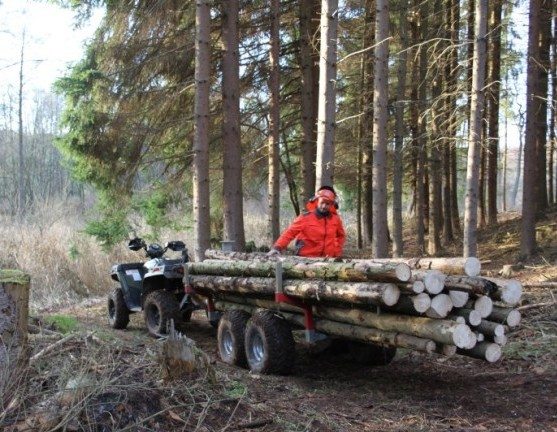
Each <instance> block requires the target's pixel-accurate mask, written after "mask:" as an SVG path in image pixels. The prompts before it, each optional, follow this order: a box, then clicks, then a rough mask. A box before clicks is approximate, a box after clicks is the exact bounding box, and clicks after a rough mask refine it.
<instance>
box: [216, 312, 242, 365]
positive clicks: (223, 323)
mask: <svg viewBox="0 0 557 432" xmlns="http://www.w3.org/2000/svg"><path fill="white" fill-rule="evenodd" d="M249 318H250V315H249V314H248V313H247V312H245V311H241V310H229V311H226V312H225V313H224V315H223V316H222V317H221V319H220V320H219V328H218V331H217V343H218V347H219V354H220V358H221V359H222V361H223V362H225V363H228V364H231V365H234V366H241V367H245V366H247V360H246V350H245V345H244V336H245V332H246V325H247V323H248V321H249Z"/></svg>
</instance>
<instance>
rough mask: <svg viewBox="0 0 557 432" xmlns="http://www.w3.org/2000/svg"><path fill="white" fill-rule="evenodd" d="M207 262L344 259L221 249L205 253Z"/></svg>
mask: <svg viewBox="0 0 557 432" xmlns="http://www.w3.org/2000/svg"><path fill="white" fill-rule="evenodd" d="M205 258H206V260H209V259H213V260H224V261H259V262H276V261H292V262H301V263H312V262H316V261H321V262H343V259H342V258H332V257H318V258H308V257H300V256H297V255H272V256H269V255H267V253H266V252H233V251H223V250H219V249H207V250H206V251H205Z"/></svg>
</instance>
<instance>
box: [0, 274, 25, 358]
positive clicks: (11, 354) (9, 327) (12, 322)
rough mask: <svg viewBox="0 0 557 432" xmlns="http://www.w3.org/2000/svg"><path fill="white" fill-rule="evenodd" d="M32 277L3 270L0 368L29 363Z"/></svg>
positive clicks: (1, 278) (0, 309)
mask: <svg viewBox="0 0 557 432" xmlns="http://www.w3.org/2000/svg"><path fill="white" fill-rule="evenodd" d="M29 282H30V278H29V275H27V274H25V273H23V272H21V271H19V270H0V369H4V368H6V367H7V366H10V365H12V366H15V365H18V366H21V365H22V362H27V359H28V355H27V320H28V317H29Z"/></svg>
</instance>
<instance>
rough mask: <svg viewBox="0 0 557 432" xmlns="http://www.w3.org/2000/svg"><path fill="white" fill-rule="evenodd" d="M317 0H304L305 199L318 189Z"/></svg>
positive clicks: (301, 61)
mask: <svg viewBox="0 0 557 432" xmlns="http://www.w3.org/2000/svg"><path fill="white" fill-rule="evenodd" d="M316 4H317V2H316V0H300V69H301V72H302V95H301V111H302V178H303V191H302V196H303V200H304V201H306V200H308V199H310V198H311V197H312V196H313V194H314V193H315V165H314V164H315V156H316V141H317V134H316V124H317V105H316V103H315V101H316V100H317V94H315V93H316V91H315V86H316V84H318V82H317V81H318V78H319V77H318V75H317V74H316V73H315V63H317V62H318V53H317V51H316V50H314V49H313V44H312V41H313V38H314V36H315V30H316V28H315V27H316V26H315V24H314V21H315V20H314V18H316V9H317V7H316Z"/></svg>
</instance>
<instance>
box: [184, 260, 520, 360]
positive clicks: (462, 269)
mask: <svg viewBox="0 0 557 432" xmlns="http://www.w3.org/2000/svg"><path fill="white" fill-rule="evenodd" d="M205 255H206V257H207V258H208V259H206V260H205V261H203V262H198V263H189V264H188V265H187V268H186V272H187V274H186V278H187V280H188V282H189V284H190V285H191V286H192V287H193V288H195V290H196V292H198V293H200V294H203V295H206V296H210V297H212V298H213V299H214V300H215V301H216V305H217V308H219V309H227V308H233V307H234V305H245V306H246V307H252V308H255V307H260V308H268V309H274V310H280V311H281V314H282V315H283V316H285V318H286V319H288V320H290V321H292V322H294V323H298V324H300V323H302V322H303V321H302V316H301V315H300V313H301V309H300V308H297V307H295V306H291V305H287V304H283V303H277V302H275V301H274V300H273V299H274V293H275V289H276V285H277V279H276V278H277V275H276V274H275V272H276V268H277V264H276V261H281V268H282V274H281V275H279V276H278V277H279V279H280V278H281V279H280V282H279V283H281V285H282V290H283V292H284V293H285V294H287V295H288V296H290V297H293V298H298V299H300V300H302V301H303V302H304V303H305V304H309V305H312V308H313V314H314V316H315V317H316V320H315V321H316V323H315V326H316V330H317V331H321V332H323V333H327V334H331V335H336V336H342V337H347V338H351V339H356V340H361V341H366V342H373V343H380V344H383V345H390V346H397V347H404V348H410V349H413V350H418V351H425V352H437V353H439V354H444V355H448V356H450V355H454V354H455V353H458V354H462V355H466V356H470V357H475V358H480V359H484V360H487V361H488V362H495V361H497V360H499V359H500V357H501V347H502V346H504V345H505V344H506V343H507V334H508V331H509V329H511V328H514V327H516V326H517V325H518V324H519V323H520V319H521V316H520V312H519V311H518V310H516V309H513V307H514V306H515V305H517V303H518V302H519V301H520V297H521V294H522V286H521V284H520V283H519V282H518V281H516V280H504V279H494V278H487V277H480V276H479V274H480V262H479V261H478V260H477V259H476V258H413V259H409V258H388V259H369V260H368V259H350V260H349V259H332V258H325V259H324V258H319V259H315V258H309V259H308V258H300V257H293V256H280V257H278V258H277V257H267V256H266V255H264V254H258V253H242V252H222V251H216V250H208V251H206V254H205Z"/></svg>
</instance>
